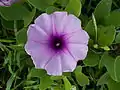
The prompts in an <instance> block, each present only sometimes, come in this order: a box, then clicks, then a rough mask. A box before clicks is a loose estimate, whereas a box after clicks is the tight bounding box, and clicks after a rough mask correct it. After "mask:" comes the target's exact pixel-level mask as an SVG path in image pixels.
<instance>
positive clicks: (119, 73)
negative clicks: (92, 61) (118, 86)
mask: <svg viewBox="0 0 120 90" xmlns="http://www.w3.org/2000/svg"><path fill="white" fill-rule="evenodd" d="M114 72H115V75H116V80H117V81H119V82H120V56H117V58H116V59H115V63H114Z"/></svg>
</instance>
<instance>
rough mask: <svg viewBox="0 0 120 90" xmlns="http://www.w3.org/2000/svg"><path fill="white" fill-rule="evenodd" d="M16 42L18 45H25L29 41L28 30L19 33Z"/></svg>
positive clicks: (24, 29)
mask: <svg viewBox="0 0 120 90" xmlns="http://www.w3.org/2000/svg"><path fill="white" fill-rule="evenodd" d="M16 40H17V43H18V44H25V42H26V40H27V28H23V29H21V30H19V31H18V32H17V34H16Z"/></svg>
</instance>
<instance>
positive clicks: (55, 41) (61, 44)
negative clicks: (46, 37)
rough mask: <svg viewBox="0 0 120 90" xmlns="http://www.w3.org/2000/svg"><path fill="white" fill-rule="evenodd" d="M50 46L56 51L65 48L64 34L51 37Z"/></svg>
mask: <svg viewBox="0 0 120 90" xmlns="http://www.w3.org/2000/svg"><path fill="white" fill-rule="evenodd" d="M50 47H51V48H52V49H53V50H55V51H60V50H63V48H65V40H64V37H63V36H52V37H50Z"/></svg>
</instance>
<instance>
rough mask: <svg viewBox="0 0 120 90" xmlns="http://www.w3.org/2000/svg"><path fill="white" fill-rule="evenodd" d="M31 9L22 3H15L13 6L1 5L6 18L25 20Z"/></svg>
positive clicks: (3, 15)
mask: <svg viewBox="0 0 120 90" xmlns="http://www.w3.org/2000/svg"><path fill="white" fill-rule="evenodd" d="M28 13H29V11H28V10H27V9H26V8H25V7H24V6H22V5H20V4H13V5H12V6H11V7H0V14H1V16H2V17H3V18H4V19H5V20H23V17H25V16H27V14H28Z"/></svg>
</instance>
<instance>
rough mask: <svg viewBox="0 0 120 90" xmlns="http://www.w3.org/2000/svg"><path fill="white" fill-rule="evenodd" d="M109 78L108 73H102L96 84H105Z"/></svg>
mask: <svg viewBox="0 0 120 90" xmlns="http://www.w3.org/2000/svg"><path fill="white" fill-rule="evenodd" d="M109 79H110V76H109V74H108V73H105V74H103V75H102V76H101V77H100V79H99V80H98V82H97V86H99V85H103V84H107V83H108V81H109Z"/></svg>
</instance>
